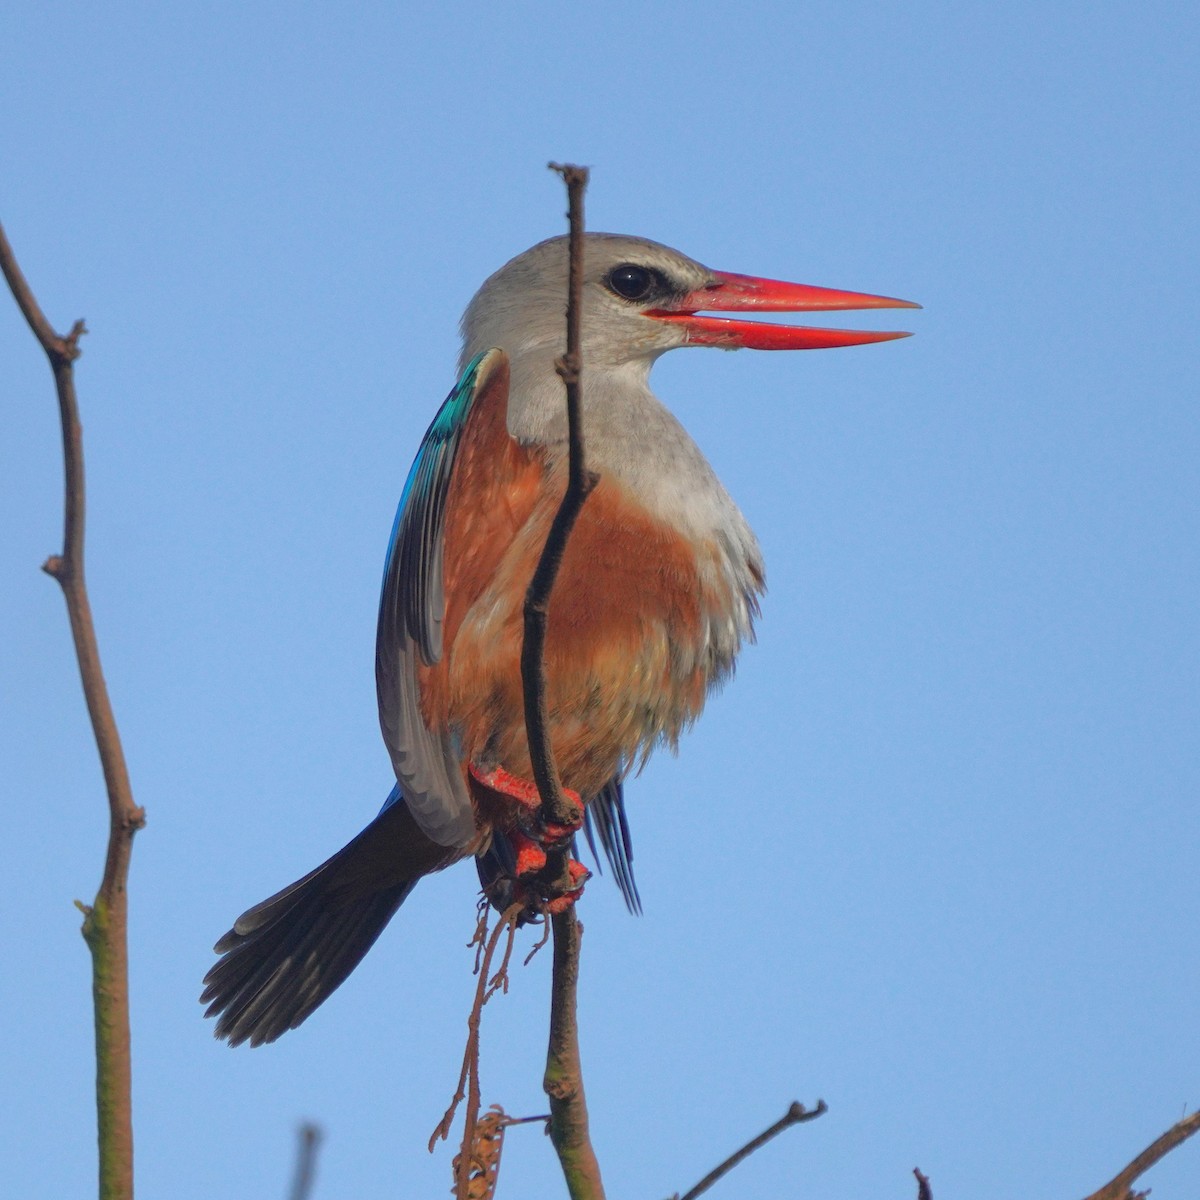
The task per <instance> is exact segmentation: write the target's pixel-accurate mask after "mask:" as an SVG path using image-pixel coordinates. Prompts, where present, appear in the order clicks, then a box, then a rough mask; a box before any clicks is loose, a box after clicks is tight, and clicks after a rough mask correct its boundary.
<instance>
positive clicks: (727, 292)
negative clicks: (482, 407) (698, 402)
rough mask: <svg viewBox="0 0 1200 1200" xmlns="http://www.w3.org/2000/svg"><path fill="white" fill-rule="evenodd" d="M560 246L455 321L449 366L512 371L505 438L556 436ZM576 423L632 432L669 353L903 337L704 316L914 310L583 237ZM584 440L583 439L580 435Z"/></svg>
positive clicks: (508, 271) (522, 257) (485, 290)
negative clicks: (478, 364)
mask: <svg viewBox="0 0 1200 1200" xmlns="http://www.w3.org/2000/svg"><path fill="white" fill-rule="evenodd" d="M567 250H568V239H567V238H565V237H556V238H551V239H550V240H549V241H545V242H541V243H539V244H538V245H536V246H534V247H533V248H532V249H531V250H526V251H525V253H524V254H518V255H517V257H516V258H514V259H513V260H512V261H511V262H509V263H507V264H506V265H505V266H503V267H501V268H500V270H499V271H497V272H496V273H495V274H494V275H493V276H492V277H491V278H490V279H489V280H488V281H487V282H486V283H485V284H484V285H483V287H481V288H480V289H479V291H478V292H476V294H475V298H474V299H473V300H472V301H471V303H470V305H469V306H468V307H467V311H466V313H465V314H464V316H463V321H462V332H463V353H462V360H461V365H460V369H461V368H462V367H465V366H466V364H467V362H469V361H470V360H471V358H473V357H474V356H475V355H476V354H478V353H480V352H481V351H484V350H489V349H491V348H492V347H493V346H495V347H499V348H500V349H501V350H504V351H505V352H506V353H507V354H508V357H509V360H510V363H511V367H512V383H511V387H510V393H509V408H508V428H509V432H510V433H512V434H513V436H515V437H520V438H524V439H528V440H533V441H540V442H552V441H558V440H561V438H562V436H563V435H564V433H565V412H564V407H563V403H562V394H563V393H562V384H561V381H560V380H559V379H558V377H557V375H556V373H555V370H554V364H555V360H556V359H557V358H558V357H559V356H560V355H561V354H562V353H563V351H564V350H565V349H566V327H565V326H566V321H565V317H566V306H567V273H568V270H567V267H568V264H567ZM583 275H584V281H583V312H582V314H581V317H582V320H581V326H582V342H583V363H584V377H585V384H584V389H583V392H584V419H585V424H587V423H588V413H589V410H590V411H591V412H592V413H604V414H605V416H606V418H608V420H609V421H610V423H611V422H613V421H617V420H619V418H620V416H621V413H622V412H624V413H625V415H626V417H627V420H626V421H625V425H626V426H629V427H632V426H633V425H635V424H636V423H637V421H638V420H643V421H644V419H645V418H646V417H647V405H650V406H653V405H656V404H657V401H656V400H654V397H653V395H652V394H651V392H650V387H649V382H648V376H649V373H650V368H651V366H652V365H653V363H654V360H655V359H656V358H658V356H659V355H660V354H664V353H665V352H666V351H668V350H673V349H675V348H676V347H679V346H716V347H720V348H722V349H726V350H736V349H739V348H742V347H745V348H747V349H754V350H815V349H820V348H822V347H828V346H854V345H860V344H863V343H866V342H880V341H888V340H890V339H892V338H897V337H906V336H907V334H903V333H883V332H878V331H874V330H872V331H861V332H859V331H855V330H846V329H822V328H811V327H807V326H801V325H777V324H770V323H765V322H762V321H757V320H751V321H747V320H737V319H730V318H728V317H725V316H704V315H701V314H703V313H712V312H718V313H727V312H734V313H752V314H754V315H756V316H757V315H758V314H761V313H764V312H766V313H772V312H807V311H815V312H823V311H828V310H833V309H857V308H917V307H919V306H918V305H915V304H910V303H908V302H907V301H905V300H893V299H891V298H889V297H887V296H871V295H866V294H863V293H861V292H843V291H835V290H833V289H830V288H821V287H811V286H809V285H807V284H798V283H784V282H782V281H780V280H776V279H760V278H757V277H755V276H752V275H733V274H729V273H727V272H724V271H714V270H711V269H710V268H709V267H706V266H703V265H702V264H700V263H698V262H696V261H695V260H694V259H691V258H688V257H687V256H686V255H684V254H680V253H679V251H678V250H672V249H671V248H670V247H669V246H663V245H660V244H659V243H658V242H651V241H648V240H646V239H645V238H636V237H625V236H621V235H618V234H612V233H589V234H587V235H586V240H585V242H584V269H583ZM591 436H592V435H591V434H589V438H590V437H591Z"/></svg>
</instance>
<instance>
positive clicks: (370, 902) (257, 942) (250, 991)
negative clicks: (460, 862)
mask: <svg viewBox="0 0 1200 1200" xmlns="http://www.w3.org/2000/svg"><path fill="white" fill-rule="evenodd" d="M460 857H462V852H460V851H455V850H450V849H447V847H445V846H439V845H437V844H436V843H434V842H432V841H430V840H429V839H428V838H427V837H425V835H424V834H423V833H422V832H421V831H420V829H419V828H418V826H417V824H416V822H415V821H414V819H413V817H412V814H411V813H410V812H409V811H408V808H407V807H406V805H405V804H404V802H403V800H399V801H398V802H395V801H393V802H390V803H389V804H388V805H387V806H385V808H384V810H383V811H382V812H381V813H380V814H379V816H377V817H376V818H375V820H374V821H372V822H371V824H370V825H368V826H367V827H366V829H364V830H363V831H362V833H360V834H359V835H358V836H357V837H356V838H354V839H353V841H351V842H349V843H348V844H347V845H346V846H344V847H343V848H342V849H341V850H339V851H338V852H337V853H336V854H335V855H334V856H333V857H332V858H330V859H328V860H327V861H326V862H324V863H322V864H321V865H320V866H319V867H317V869H316V870H315V871H310V872H309V873H308V874H307V875H305V876H304V878H303V879H298V880H297V881H296V882H295V883H293V884H291V885H290V886H289V887H286V888H284V889H283V891H281V892H276V894H275V895H274V896H271V897H270V898H268V899H266V900H264V901H263V902H262V903H261V904H256V905H255V906H254V907H253V908H251V909H249V910H247V911H246V912H244V913H243V914H242V915H241V916H240V917H238V919H237V920H236V921H235V922H234V925H233V928H232V929H231V930H230V931H229V932H228V933H227V934H225V936H224V937H223V938H221V940H220V941H219V942H217V944H216V946H215V947H214V949H215V951H216V952H217V953H218V954H219V955H221V958H220V959H219V960H218V961H217V962H216V963H215V964H214V965H213V967H212V969H211V970H210V971H209V972H208V974H207V975H206V976H205V977H204V992H203V993H202V995H201V996H200V1002H201V1003H202V1004H207V1005H208V1008H207V1010H206V1011H205V1014H204V1015H205V1016H206V1017H217V1027H216V1030H215V1031H214V1032H215V1033H216V1035H217V1037H219V1038H227V1039H228V1041H229V1044H230V1045H231V1046H237V1045H239V1044H240V1043H242V1042H246V1041H248V1042H249V1043H250V1045H252V1046H258V1045H261V1044H262V1043H263V1042H273V1041H274V1040H275V1039H276V1038H277V1037H279V1035H280V1034H281V1033H286V1032H287V1031H288V1030H289V1029H295V1028H296V1026H297V1025H299V1024H300V1023H301V1022H302V1021H303V1020H305V1018H307V1017H308V1015H309V1014H310V1013H311V1012H312V1011H313V1010H314V1009H315V1008H316V1007H317V1006H318V1005H320V1004H322V1003H323V1002H324V1001H325V1000H326V999H327V998H328V997H329V995H330V994H331V993H332V992H333V991H334V989H335V988H337V987H338V986H339V985H340V984H341V983H342V982H343V980H345V978H346V977H347V976H348V975H349V974H350V972H351V971H353V970H354V968H355V967H356V966H358V964H359V962H360V961H361V960H362V957H363V955H364V954H366V952H367V951H368V950H369V949H370V948H371V947H372V946H373V945H374V944H375V939H376V938H378V937H379V935H380V934H381V933H382V932H383V928H384V926H385V925H386V924H387V923H388V922H389V921H390V920H391V919H392V917H393V916H394V915H395V912H396V910H397V909H398V908H399V907H400V905H401V904H403V903H404V901H405V899H406V898H407V897H408V894H409V893H410V892H411V891H412V890H413V888H414V887H416V885H417V882H418V881H419V880H420V878H421V876H422V875H427V874H429V873H430V872H431V871H436V870H438V869H439V868H441V867H444V866H446V865H447V864H448V863H450V862H453V861H454V860H455V859H457V858H460Z"/></svg>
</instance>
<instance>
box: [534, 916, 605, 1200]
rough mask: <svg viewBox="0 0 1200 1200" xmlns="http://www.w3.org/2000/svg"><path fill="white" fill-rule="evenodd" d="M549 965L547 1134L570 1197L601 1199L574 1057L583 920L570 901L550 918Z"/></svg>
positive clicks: (580, 1070)
mask: <svg viewBox="0 0 1200 1200" xmlns="http://www.w3.org/2000/svg"><path fill="white" fill-rule="evenodd" d="M550 919H551V921H552V922H553V924H554V969H553V973H552V983H551V994H550V1045H549V1049H548V1050H547V1053H546V1075H545V1078H544V1080H543V1082H542V1086H543V1088H544V1089H545V1092H546V1095H547V1096H549V1098H550V1139H551V1141H552V1142H553V1143H554V1149H555V1151H556V1152H557V1153H558V1161H559V1163H560V1164H561V1165H562V1169H563V1175H564V1176H565V1178H566V1181H567V1190H568V1192H569V1193H570V1195H571V1200H604V1184H603V1183H602V1182H601V1178H600V1164H599V1162H598V1161H597V1159H596V1152H595V1151H594V1150H593V1149H592V1142H591V1137H590V1135H589V1133H588V1113H587V1097H586V1096H585V1095H584V1091H583V1066H582V1063H581V1062H580V1058H579V1023H578V1021H577V1019H576V990H577V987H578V983H579V943H580V939H581V937H582V935H583V926H582V925H580V923H579V921H578V920H577V919H576V916H575V907H574V905H572V906H571V907H570V908H567V909H566V910H565V911H563V912H560V913H555V914H554V916H553V917H551V918H550Z"/></svg>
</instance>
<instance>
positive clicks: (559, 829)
mask: <svg viewBox="0 0 1200 1200" xmlns="http://www.w3.org/2000/svg"><path fill="white" fill-rule="evenodd" d="M469 770H470V772H471V774H472V776H473V777H474V778H475V779H477V780H478V781H479V782H480V783H482V784H483V786H484V787H486V788H491V790H492V791H493V792H498V793H499V794H500V795H501V796H507V797H508V798H509V799H510V800H513V801H515V802H516V803H517V804H518V805H519V806H520V807H521V808H523V809H524V810H525V811H526V812H528V813H532V814H536V813H537V812H538V811H539V810H540V809H541V807H542V797H541V795H540V794H539V793H538V790H537V784H535V783H531V782H530V781H529V780H528V779H522V778H520V776H518V775H514V774H513V773H512V772H511V771H506V770H505V769H504V768H503V767H496V768H495V770H492V771H481V770H480V769H479V768H478V767H477V766H475V764H474V763H472V764H471V765H470V768H469ZM563 795H564V796H566V798H567V800H568V801H569V802H570V803H571V805H572V806H573V807H574V809H575V810H576V814H577V815H576V816H575V817H574V819H573V820H572V821H570V822H568V823H567V824H566V825H555V824H547V825H544V826H542V828H541V830H540V831H539V832H540V833H541V836H542V840H543V841H544V842H546V843H553V842H564V841H566V840H567V838H569V837H574V836H575V834H576V833H578V832H579V829H580V827H581V826H582V825H583V801H582V800H580V798H579V793H578V792H575V791H572V790H571V789H570V788H563Z"/></svg>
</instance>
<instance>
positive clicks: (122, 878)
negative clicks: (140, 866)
mask: <svg viewBox="0 0 1200 1200" xmlns="http://www.w3.org/2000/svg"><path fill="white" fill-rule="evenodd" d="M0 270H2V271H3V273H4V278H5V279H6V280H7V282H8V286H9V289H10V290H11V292H12V294H13V298H14V299H15V300H16V302H17V306H18V307H19V308H20V310H21V313H22V314H23V315H24V317H25V320H26V321H27V322H28V323H29V327H30V329H32V330H33V333H34V336H35V337H36V338H37V340H38V342H39V343H40V345H41V347H42V349H43V350H44V351H45V353H46V357H47V358H48V359H49V360H50V370H51V371H52V372H53V375H54V386H55V390H56V392H57V393H58V409H59V415H60V418H61V422H62V438H63V468H64V476H65V499H64V504H63V550H62V553H61V554H55V555H51V556H50V557H49V558H48V559H46V562H45V563H44V564H43V567H42V569H43V570H44V571H45V572H46V573H47V574H48V575H52V576H53V577H54V578H55V579H57V580H58V583H59V586H60V587H61V588H62V591H63V597H64V599H65V600H66V603H67V616H68V619H69V620H70V623H71V635H72V637H73V638H74V641H75V656H76V658H77V659H78V661H79V675H80V679H81V680H82V683H83V695H84V700H85V701H86V703H87V709H88V715H89V717H90V718H91V723H92V732H93V735H94V736H95V739H96V748H97V750H98V751H99V753H100V765H101V768H102V770H103V772H104V784H105V787H106V789H107V791H108V810H109V832H108V850H107V853H106V855H105V860H104V875H103V878H102V879H101V882H100V889H99V891H98V892H97V893H96V898H95V900H93V902H92V903H91V905H90V906H89V905H86V904H81V903H79V901H76V904H78V906H79V909H80V911H81V912H82V913H83V930H82V932H83V937H84V940H85V941H86V942H87V945H88V949H89V950H90V951H91V955H92V1002H93V1007H94V1010H95V1020H96V1117H97V1125H98V1142H99V1149H100V1162H99V1173H100V1197H101V1200H130V1198H131V1197H132V1196H133V1118H132V1110H131V1100H130V1093H131V1080H132V1069H131V1065H130V1036H129V948H128V943H127V933H126V930H127V928H128V897H127V895H126V883H127V880H128V878H129V860H130V857H131V854H132V851H133V835H134V834H135V833H136V832H137V831H138V830H139V829H141V828H142V826H143V825H145V823H146V814H145V812H144V810H143V809H141V808H139V807H138V806H137V805H136V804H135V803H134V802H133V789H132V788H131V786H130V783H129V771H128V769H127V767H126V765H125V754H124V751H123V750H122V748H121V738H120V734H119V733H118V731H117V722H116V718H115V716H114V715H113V710H112V704H111V702H110V700H109V698H108V688H107V686H106V685H105V682H104V672H103V670H102V669H101V665H100V650H99V646H98V644H97V641H96V630H95V626H94V624H93V622H92V610H91V604H90V602H89V600H88V592H87V583H86V581H85V579H84V569H83V542H84V512H85V494H86V493H85V489H84V471H83V430H82V427H81V425H80V422H79V405H78V402H77V400H76V396H75V374H74V362H75V359H77V358H78V357H79V339H80V337H81V336H82V335H83V334H84V332H86V331H85V328H84V324H83V322H82V321H76V322H75V324H74V325H73V326H72V327H71V332H70V333H68V334H67V335H66V336H65V337H63V336H61V335H60V334H58V333H56V332H55V331H54V328H53V327H52V326H51V324H50V322H49V321H48V320H47V319H46V316H45V314H44V313H43V312H42V309H41V306H40V305H39V304H38V302H37V299H36V298H35V297H34V294H33V289H32V288H30V286H29V284H28V282H27V281H26V279H25V276H24V275H23V274H22V272H21V269H20V267H19V266H18V265H17V260H16V256H15V255H14V254H13V251H12V247H11V246H10V245H9V242H8V238H7V237H6V236H5V233H4V229H3V228H2V227H0Z"/></svg>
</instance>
